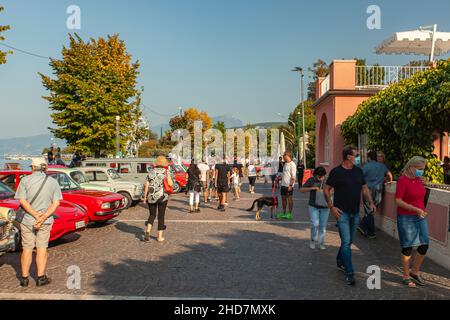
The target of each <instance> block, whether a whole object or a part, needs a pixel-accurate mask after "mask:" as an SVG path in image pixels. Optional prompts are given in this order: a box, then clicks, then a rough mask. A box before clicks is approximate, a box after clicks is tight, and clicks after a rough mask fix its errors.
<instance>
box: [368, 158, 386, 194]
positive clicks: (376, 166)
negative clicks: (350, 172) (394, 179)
mask: <svg viewBox="0 0 450 320" xmlns="http://www.w3.org/2000/svg"><path fill="white" fill-rule="evenodd" d="M362 169H363V172H364V178H365V179H366V182H367V186H368V187H369V188H371V189H373V188H376V187H379V186H382V185H383V183H384V177H385V176H386V174H387V173H388V168H387V167H386V165H384V164H383V163H381V162H377V161H373V160H371V161H369V162H367V163H366V164H365V165H364V166H363V168H362Z"/></svg>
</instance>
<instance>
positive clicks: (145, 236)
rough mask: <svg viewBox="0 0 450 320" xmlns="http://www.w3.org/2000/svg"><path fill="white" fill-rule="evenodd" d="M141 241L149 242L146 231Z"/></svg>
mask: <svg viewBox="0 0 450 320" xmlns="http://www.w3.org/2000/svg"><path fill="white" fill-rule="evenodd" d="M142 241H144V242H148V241H150V233H149V232H147V231H146V232H145V233H144V236H143V237H142Z"/></svg>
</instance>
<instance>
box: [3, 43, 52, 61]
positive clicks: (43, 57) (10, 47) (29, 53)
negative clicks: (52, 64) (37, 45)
mask: <svg viewBox="0 0 450 320" xmlns="http://www.w3.org/2000/svg"><path fill="white" fill-rule="evenodd" d="M0 45H1V46H4V47H7V48H9V49H13V50H15V51H19V52H21V53H24V54H28V55H30V56H33V57H36V58H41V59H46V60H50V59H51V58H50V57H46V56H41V55H39V54H35V53H32V52H29V51H26V50H22V49H19V48H16V47H13V46H10V45H8V44H6V43H2V42H0Z"/></svg>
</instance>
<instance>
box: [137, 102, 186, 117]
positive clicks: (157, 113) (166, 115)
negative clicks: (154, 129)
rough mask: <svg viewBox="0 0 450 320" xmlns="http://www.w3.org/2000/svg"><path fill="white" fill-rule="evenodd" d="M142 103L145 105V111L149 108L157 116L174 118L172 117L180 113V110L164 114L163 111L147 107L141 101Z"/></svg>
mask: <svg viewBox="0 0 450 320" xmlns="http://www.w3.org/2000/svg"><path fill="white" fill-rule="evenodd" d="M141 105H142V106H143V107H144V111H145V110H148V111H150V112H151V113H153V114H156V115H157V116H160V117H164V118H172V117H175V116H177V115H178V114H179V113H178V112H177V113H175V114H162V113H159V112H157V111H155V110H153V109H151V108H149V107H147V106H146V105H145V104H143V103H141Z"/></svg>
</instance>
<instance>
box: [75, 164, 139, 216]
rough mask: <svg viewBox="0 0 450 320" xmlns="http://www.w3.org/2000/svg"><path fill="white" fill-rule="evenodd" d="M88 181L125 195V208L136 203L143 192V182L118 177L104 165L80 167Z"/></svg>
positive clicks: (114, 171) (115, 172)
mask: <svg viewBox="0 0 450 320" xmlns="http://www.w3.org/2000/svg"><path fill="white" fill-rule="evenodd" d="M77 170H80V171H83V172H84V174H85V176H86V178H87V179H88V180H89V182H92V183H95V184H97V185H103V186H107V187H110V188H112V190H113V192H116V193H119V194H121V195H123V196H124V197H125V208H126V209H128V208H129V207H130V206H132V205H137V204H138V203H139V201H140V200H141V198H142V195H143V192H144V184H143V183H140V182H137V181H129V180H126V179H123V178H121V177H120V175H119V174H118V173H117V171H116V170H114V169H111V168H105V167H81V168H77Z"/></svg>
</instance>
